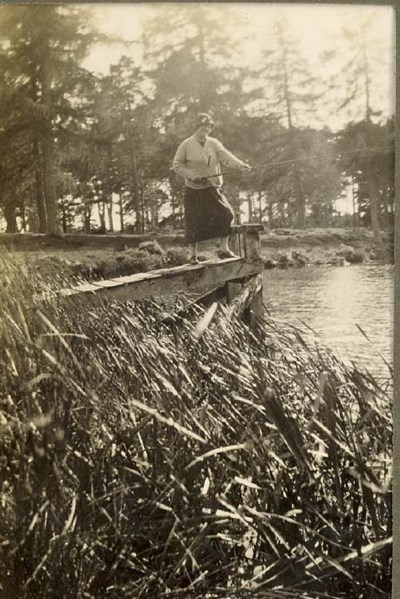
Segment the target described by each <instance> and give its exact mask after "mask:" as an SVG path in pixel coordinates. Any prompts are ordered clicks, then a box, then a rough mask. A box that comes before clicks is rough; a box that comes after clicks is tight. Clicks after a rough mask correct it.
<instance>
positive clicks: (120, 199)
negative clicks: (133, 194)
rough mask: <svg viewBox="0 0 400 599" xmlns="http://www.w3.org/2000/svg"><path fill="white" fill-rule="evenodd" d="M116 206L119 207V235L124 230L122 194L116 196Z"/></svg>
mask: <svg viewBox="0 0 400 599" xmlns="http://www.w3.org/2000/svg"><path fill="white" fill-rule="evenodd" d="M118 205H119V226H120V229H121V233H123V232H124V230H125V224H124V204H123V202H122V193H119V194H118Z"/></svg>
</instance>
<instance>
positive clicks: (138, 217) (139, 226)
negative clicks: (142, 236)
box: [131, 151, 143, 233]
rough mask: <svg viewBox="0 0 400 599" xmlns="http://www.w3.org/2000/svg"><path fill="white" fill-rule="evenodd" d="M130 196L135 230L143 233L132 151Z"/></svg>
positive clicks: (134, 158)
mask: <svg viewBox="0 0 400 599" xmlns="http://www.w3.org/2000/svg"><path fill="white" fill-rule="evenodd" d="M131 166H132V197H133V204H134V210H135V216H136V231H137V232H138V233H143V214H142V210H141V206H140V194H139V184H138V177H137V164H136V156H135V155H134V153H133V151H132V163H131Z"/></svg>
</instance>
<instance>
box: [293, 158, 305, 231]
mask: <svg viewBox="0 0 400 599" xmlns="http://www.w3.org/2000/svg"><path fill="white" fill-rule="evenodd" d="M293 175H294V188H295V194H296V213H297V227H298V228H299V229H304V227H305V224H306V203H305V200H304V194H303V190H302V186H301V180H300V173H299V169H298V166H297V164H295V165H294V170H293Z"/></svg>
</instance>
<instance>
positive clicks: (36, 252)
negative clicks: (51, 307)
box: [0, 229, 393, 280]
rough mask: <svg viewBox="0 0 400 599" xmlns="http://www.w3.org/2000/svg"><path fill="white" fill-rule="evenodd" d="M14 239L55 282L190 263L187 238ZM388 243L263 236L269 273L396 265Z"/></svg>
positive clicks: (307, 233)
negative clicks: (61, 278)
mask: <svg viewBox="0 0 400 599" xmlns="http://www.w3.org/2000/svg"><path fill="white" fill-rule="evenodd" d="M8 237H9V238H10V239H9V240H8V242H7V243H8V244H9V245H10V244H11V245H12V247H13V248H14V250H15V251H16V252H17V253H18V254H19V255H20V256H21V257H23V260H24V262H25V263H26V264H27V265H28V266H29V267H31V266H33V268H37V267H39V269H40V271H41V272H42V273H45V274H52V275H53V276H54V277H57V276H58V274H59V273H60V271H61V272H62V273H63V276H68V277H69V278H70V279H72V280H79V279H86V280H88V279H90V280H94V279H107V278H113V277H118V276H123V275H129V274H134V273H136V272H146V271H149V270H152V269H156V268H163V267H169V266H178V265H180V264H185V263H186V262H187V261H188V253H187V250H186V248H185V246H184V244H183V236H182V234H181V235H180V237H179V235H178V234H176V235H172V234H171V235H169V236H167V235H164V236H161V237H160V236H157V235H154V236H153V238H151V236H150V237H149V236H146V238H145V239H146V240H145V241H143V239H144V238H143V237H141V236H130V237H129V236H125V237H121V236H119V235H114V236H113V235H109V236H99V235H92V236H91V237H90V238H89V236H79V235H77V236H75V237H74V236H72V235H70V236H66V237H63V238H60V239H58V238H53V239H52V238H47V237H45V236H30V237H29V236H28V237H27V238H25V236H24V235H20V236H15V235H14V236H8ZM11 237H12V239H11ZM2 239H3V238H2V237H1V236H0V242H1V241H2ZM156 239H158V241H156ZM155 241H156V242H155ZM384 241H385V248H384V250H382V249H379V248H377V247H376V245H375V244H374V241H373V236H372V233H371V231H369V230H367V229H311V230H303V231H300V230H295V229H292V230H289V229H276V230H274V231H269V232H267V233H263V234H262V235H261V255H262V256H263V259H264V264H265V267H266V268H271V267H278V268H279V267H281V268H286V267H290V266H303V265H313V264H318V265H320V264H326V265H329V264H345V263H361V262H369V261H371V260H374V261H375V260H380V261H381V260H384V261H391V260H392V258H393V242H392V241H391V239H390V236H389V235H388V234H385V235H384ZM89 242H90V243H89ZM154 242H155V243H154ZM141 244H142V245H141ZM4 247H6V246H4ZM199 252H200V254H201V255H203V256H204V258H207V259H211V258H214V257H216V256H217V251H216V248H215V245H214V244H213V243H211V242H204V243H201V244H199ZM293 257H294V258H293Z"/></svg>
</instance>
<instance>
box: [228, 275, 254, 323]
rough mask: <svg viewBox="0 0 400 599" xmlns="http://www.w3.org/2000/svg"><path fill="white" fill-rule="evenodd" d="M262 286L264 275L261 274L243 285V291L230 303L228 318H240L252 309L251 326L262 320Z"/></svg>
mask: <svg viewBox="0 0 400 599" xmlns="http://www.w3.org/2000/svg"><path fill="white" fill-rule="evenodd" d="M262 284H263V281H262V274H261V273H260V274H257V275H256V276H254V277H252V278H251V279H250V281H248V282H247V283H246V284H245V285H243V287H242V289H241V290H240V291H239V293H238V294H237V295H236V297H235V298H234V299H233V300H232V302H231V303H230V306H229V310H228V312H227V316H228V318H232V317H233V316H237V317H240V316H241V315H242V314H243V312H244V311H245V310H246V309H247V308H250V310H251V311H253V312H254V318H253V319H252V322H251V324H253V321H255V320H256V319H257V318H260V317H261V316H262V295H261V294H262ZM260 301H261V305H260Z"/></svg>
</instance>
